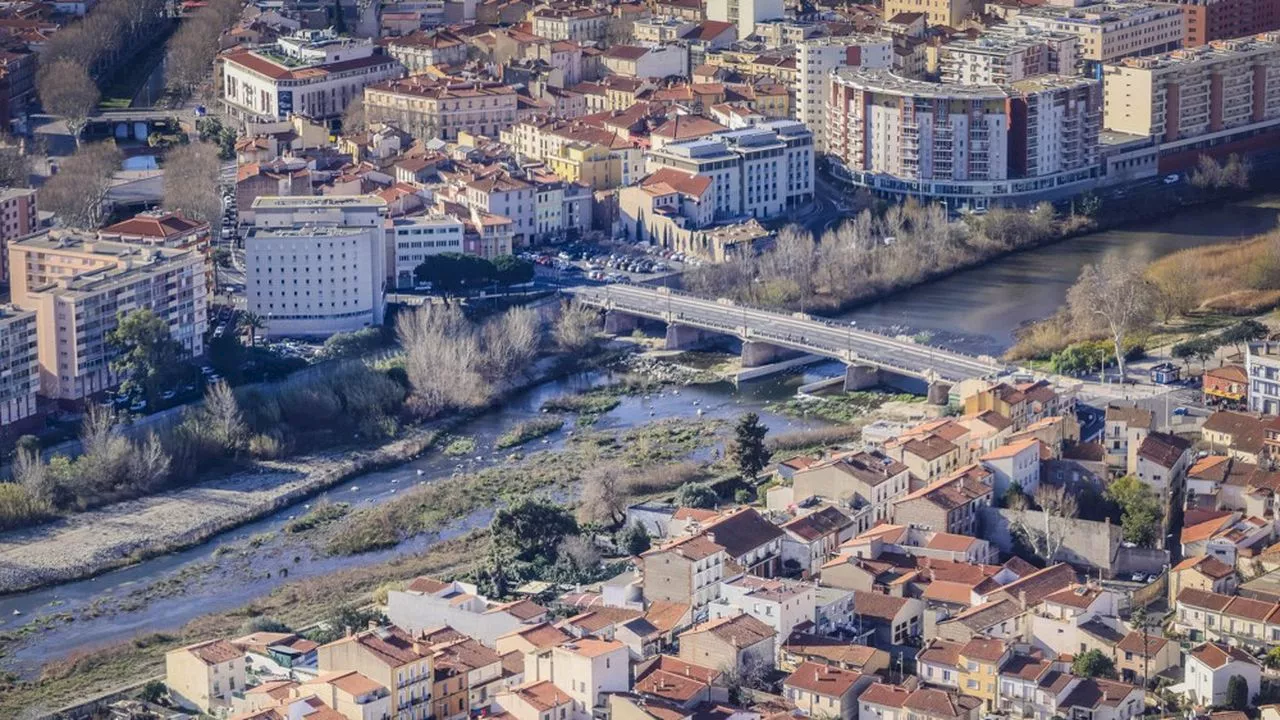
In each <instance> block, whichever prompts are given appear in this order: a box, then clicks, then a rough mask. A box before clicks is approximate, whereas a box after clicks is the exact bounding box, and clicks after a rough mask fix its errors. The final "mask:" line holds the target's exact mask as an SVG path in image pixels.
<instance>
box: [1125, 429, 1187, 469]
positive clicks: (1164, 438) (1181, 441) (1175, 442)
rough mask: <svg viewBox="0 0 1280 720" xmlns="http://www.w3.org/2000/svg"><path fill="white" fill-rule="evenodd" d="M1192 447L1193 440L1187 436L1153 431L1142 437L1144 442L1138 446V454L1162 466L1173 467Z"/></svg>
mask: <svg viewBox="0 0 1280 720" xmlns="http://www.w3.org/2000/svg"><path fill="white" fill-rule="evenodd" d="M1190 448H1191V441H1190V440H1188V439H1186V438H1183V437H1178V436H1177V435H1170V434H1168V433H1162V432H1153V433H1151V434H1149V435H1147V436H1146V437H1145V438H1143V439H1142V444H1141V445H1139V446H1138V456H1139V457H1143V458H1146V459H1147V460H1150V461H1151V462H1153V463H1155V464H1156V465H1159V466H1160V467H1164V468H1171V467H1173V466H1174V465H1176V464H1178V461H1179V460H1180V459H1181V458H1182V456H1183V454H1184V453H1186V452H1187V450H1189V449H1190Z"/></svg>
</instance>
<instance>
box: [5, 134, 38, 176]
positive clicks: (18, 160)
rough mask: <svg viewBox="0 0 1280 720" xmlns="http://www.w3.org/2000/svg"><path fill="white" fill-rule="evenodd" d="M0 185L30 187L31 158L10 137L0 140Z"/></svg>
mask: <svg viewBox="0 0 1280 720" xmlns="http://www.w3.org/2000/svg"><path fill="white" fill-rule="evenodd" d="M0 185H3V186H5V187H30V186H31V156H29V155H27V154H26V153H25V152H23V151H22V146H21V145H19V144H18V141H17V140H15V139H13V138H11V137H4V138H0Z"/></svg>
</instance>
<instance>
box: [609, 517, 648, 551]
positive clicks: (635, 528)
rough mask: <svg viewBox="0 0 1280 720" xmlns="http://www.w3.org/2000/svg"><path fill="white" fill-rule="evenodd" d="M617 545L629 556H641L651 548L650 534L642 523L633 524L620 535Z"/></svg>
mask: <svg viewBox="0 0 1280 720" xmlns="http://www.w3.org/2000/svg"><path fill="white" fill-rule="evenodd" d="M617 545H618V547H619V548H620V549H621V550H622V551H623V552H625V553H626V554H628V555H632V556H635V555H639V554H641V553H643V552H645V551H646V550H648V549H649V548H650V547H651V543H650V541H649V533H648V531H647V530H645V529H644V526H643V525H641V524H640V523H638V522H635V523H631V524H630V525H628V526H626V527H625V528H623V529H622V530H621V531H620V532H619V533H618V537H617Z"/></svg>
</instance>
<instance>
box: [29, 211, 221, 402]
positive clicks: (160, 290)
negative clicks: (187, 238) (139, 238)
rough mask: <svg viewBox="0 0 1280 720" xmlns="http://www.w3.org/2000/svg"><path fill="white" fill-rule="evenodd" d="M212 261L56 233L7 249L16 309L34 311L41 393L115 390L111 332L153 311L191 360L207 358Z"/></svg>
mask: <svg viewBox="0 0 1280 720" xmlns="http://www.w3.org/2000/svg"><path fill="white" fill-rule="evenodd" d="M207 264H208V259H207V258H206V257H205V256H204V255H203V254H202V253H200V252H197V251H194V250H189V249H175V248H165V247H142V246H138V245H132V244H125V243H117V242H109V241H104V240H98V239H97V238H96V237H95V236H93V235H88V234H84V233H79V232H75V231H70V230H50V231H47V232H44V233H41V234H39V235H33V236H30V237H27V238H25V239H23V240H20V241H18V242H15V243H11V244H10V245H9V266H10V268H11V270H12V277H11V284H10V292H11V295H12V297H13V303H14V305H15V306H17V307H19V308H21V309H23V310H33V311H35V313H36V322H37V337H38V340H39V358H40V387H41V394H43V395H45V396H47V397H50V398H54V399H58V400H64V401H77V400H80V399H83V398H85V397H88V396H89V395H92V394H94V393H97V392H100V391H103V390H106V389H108V388H110V387H113V386H114V385H115V384H116V382H117V378H116V376H115V373H113V372H112V371H111V367H110V364H111V359H112V357H114V351H113V350H112V349H111V348H110V347H109V346H108V345H107V343H106V336H107V334H108V333H109V332H110V331H111V330H113V329H115V327H116V323H117V320H118V317H119V316H120V315H121V314H127V313H129V312H132V311H134V310H139V309H148V310H151V311H152V312H154V313H155V314H156V315H158V316H160V317H161V318H163V319H164V320H166V321H167V322H168V324H169V331H170V333H171V334H172V335H173V338H174V339H175V340H177V341H178V342H179V343H180V344H181V345H182V347H183V350H184V351H185V352H186V353H187V354H188V355H190V356H198V355H200V354H202V353H203V352H204V331H205V327H206V322H207V321H206V312H205V311H206V302H207V288H206V284H205V277H206V274H207Z"/></svg>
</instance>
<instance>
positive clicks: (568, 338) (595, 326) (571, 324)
mask: <svg viewBox="0 0 1280 720" xmlns="http://www.w3.org/2000/svg"><path fill="white" fill-rule="evenodd" d="M599 332H600V314H599V313H598V312H596V311H595V310H594V309H592V308H590V307H587V306H586V305H581V304H578V303H566V304H565V305H564V306H562V307H561V308H560V317H559V318H558V319H557V320H556V326H555V340H556V344H557V345H558V346H559V347H560V349H561V350H564V351H567V352H580V351H582V350H585V349H587V348H588V347H589V346H590V345H591V344H592V343H594V342H595V340H596V335H597V334H598V333H599Z"/></svg>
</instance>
